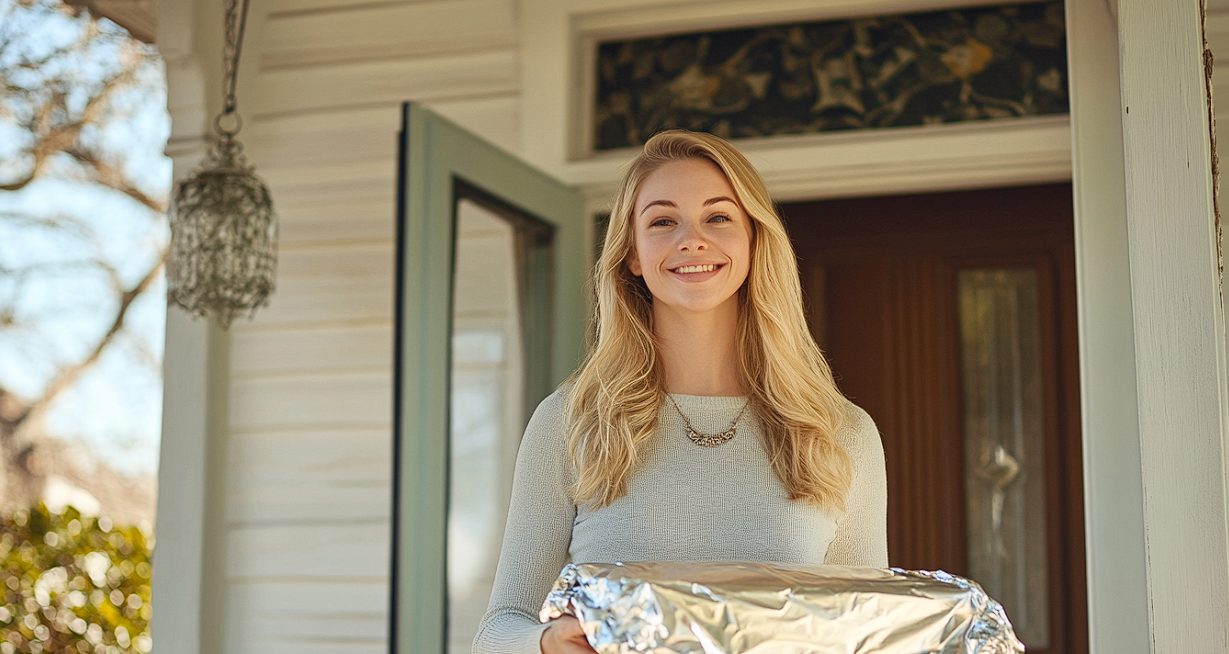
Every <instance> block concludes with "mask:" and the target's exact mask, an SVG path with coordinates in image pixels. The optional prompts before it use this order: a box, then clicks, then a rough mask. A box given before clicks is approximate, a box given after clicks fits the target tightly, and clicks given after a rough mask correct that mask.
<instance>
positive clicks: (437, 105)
mask: <svg viewBox="0 0 1229 654" xmlns="http://www.w3.org/2000/svg"><path fill="white" fill-rule="evenodd" d="M426 104H427V106H428V107H430V108H431V109H432V110H433V111H435V112H436V113H438V114H440V115H441V116H443V117H445V118H447V119H448V120H451V121H452V122H454V123H456V124H458V125H460V126H461V127H464V128H465V129H467V130H469V131H471V132H473V133H474V134H477V135H478V136H480V137H482V138H484V139H486V140H487V141H490V142H491V143H494V144H495V145H497V146H499V147H500V148H503V149H504V150H506V151H507V152H511V153H513V154H516V153H518V152H520V150H521V116H520V111H521V97H520V95H519V94H515V93H513V94H508V95H505V96H499V97H491V98H477V99H469V100H455V101H448V102H428V103H426Z"/></svg>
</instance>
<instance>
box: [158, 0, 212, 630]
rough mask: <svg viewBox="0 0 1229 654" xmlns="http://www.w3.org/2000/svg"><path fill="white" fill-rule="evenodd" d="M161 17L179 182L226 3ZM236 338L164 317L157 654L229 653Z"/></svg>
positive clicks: (173, 313)
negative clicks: (232, 349) (229, 473)
mask: <svg viewBox="0 0 1229 654" xmlns="http://www.w3.org/2000/svg"><path fill="white" fill-rule="evenodd" d="M159 15H160V17H161V18H160V20H159V23H158V38H157V44H158V49H159V52H160V54H161V55H162V57H163V60H164V62H165V65H166V76H167V109H168V111H169V113H170V115H171V137H170V139H169V141H168V143H167V148H166V153H167V155H168V156H170V157H171V159H172V162H173V169H174V178H175V179H179V178H181V177H183V176H184V175H186V174H187V173H188V172H190V171H191V170H192V169H194V168H195V167H196V166H197V165H199V162H200V160H201V157H202V155H204V153H205V139H204V134H205V129H206V124H207V123H206V120H205V116H206V115H207V112H208V111H209V109H210V108H211V107H210V105H209V103H208V101H207V100H206V91H207V90H208V88H209V84H207V82H206V77H205V75H204V73H203V71H202V68H201V66H200V63H199V62H200V60H201V59H202V58H210V59H212V58H213V57H212V55H213V54H214V53H215V52H216V53H219V54H220V44H221V40H222V39H221V20H220V18H219V17H220V16H221V15H222V4H221V2H219V1H218V0H161V1H160V2H159ZM210 46H214V48H213V49H210ZM202 50H203V52H202ZM219 60H220V56H219ZM215 85H216V81H215ZM218 97H219V98H220V96H218ZM218 104H220V103H218ZM229 338H230V337H229V335H228V334H227V333H225V332H222V331H220V330H219V329H218V328H217V327H215V326H213V325H212V324H210V323H207V322H205V321H203V320H199V319H193V318H191V317H190V316H188V315H187V314H186V313H184V312H183V311H180V310H179V309H177V308H175V307H168V309H167V317H166V347H165V349H164V355H163V395H162V406H163V411H162V442H161V451H160V460H159V466H158V516H157V539H158V545H157V554H156V556H155V557H154V561H153V565H154V576H153V588H152V596H151V597H152V599H151V601H152V602H154V605H155V610H154V617H153V619H152V620H151V623H150V627H151V630H152V636H153V638H154V640H155V642H157V643H158V651H159V653H160V654H205V653H208V654H214V653H215V652H222V651H224V650H225V649H226V648H225V647H224V644H223V642H222V639H223V637H224V631H225V584H226V566H225V562H226V553H225V550H226V540H225V537H226V533H225V524H226V523H225V515H224V513H225V498H226V493H225V484H226V474H225V472H226V449H227V442H228V433H229V424H228V421H229V418H228V412H227V400H228V395H229V387H228V385H229V374H228V364H229Z"/></svg>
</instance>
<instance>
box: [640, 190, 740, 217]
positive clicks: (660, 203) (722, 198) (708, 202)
mask: <svg viewBox="0 0 1229 654" xmlns="http://www.w3.org/2000/svg"><path fill="white" fill-rule="evenodd" d="M718 202H729V203H731V204H738V203H737V202H734V200H732V199H730V198H728V197H726V196H724V195H718V196H717V197H715V198H709V199H707V200H705V201H704V205H703V206H706V207H707V206H709V205H713V204H717V203H718ZM652 207H674V208H676V209H677V208H678V205H677V204H675V203H673V202H671V201H670V200H653V201H652V202H650V203H648V204H646V205H644V208H643V209H641V210H640V215H642V216H643V215H644V212H646V211H648V210H649V209H650V208H652Z"/></svg>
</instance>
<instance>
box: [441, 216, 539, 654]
mask: <svg viewBox="0 0 1229 654" xmlns="http://www.w3.org/2000/svg"><path fill="white" fill-rule="evenodd" d="M456 213H457V226H456V255H455V256H456V259H455V263H454V271H453V305H452V342H451V347H452V371H451V379H450V388H449V405H450V406H449V413H450V423H451V424H450V426H449V485H448V651H449V652H450V653H451V654H465V653H467V652H469V651H470V645H471V643H472V642H473V640H474V636H475V634H476V633H477V629H478V623H479V621H480V620H481V619H482V615H483V614H484V613H485V612H486V607H487V600H488V598H489V597H490V594H491V585H492V583H493V582H494V579H495V566H496V564H497V563H498V562H499V549H500V545H501V539H502V537H503V533H504V522H505V521H506V517H507V512H508V500H509V496H510V494H511V490H512V473H513V470H514V469H515V465H516V452H517V448H518V446H519V444H520V439H521V433H522V431H523V430H524V427H525V422H526V420H527V419H528V416H527V415H525V414H526V384H525V382H526V379H527V378H529V377H530V375H529V374H528V372H529V371H528V366H526V365H525V359H526V356H525V354H526V351H527V350H528V349H529V343H527V342H526V339H525V338H524V331H525V330H524V328H523V327H524V326H525V325H526V324H529V323H532V321H529V320H526V318H527V316H526V315H525V313H526V312H527V311H529V312H532V311H533V309H534V307H533V306H532V304H531V305H530V306H528V307H525V306H522V304H523V302H522V299H523V298H525V297H527V296H529V295H531V293H529V292H527V291H531V290H532V289H527V288H526V285H527V284H530V283H532V281H533V280H532V276H530V277H531V278H530V279H526V278H525V277H526V275H524V271H525V268H526V267H527V265H531V264H532V261H533V260H534V257H533V256H532V254H533V253H532V252H526V251H523V250H522V248H523V247H524V246H528V247H530V248H533V247H539V248H540V247H543V246H544V245H545V244H546V242H547V241H546V239H543V238H541V237H537V238H533V237H530V238H526V236H527V235H529V233H530V232H534V231H537V232H541V231H543V229H545V230H546V231H547V232H548V231H549V228H545V226H544V225H541V223H537V221H534V220H533V219H532V218H530V217H528V216H524V217H521V218H520V220H515V221H513V220H509V219H507V218H506V216H507V215H508V213H509V211H504V212H502V213H504V215H503V216H501V215H500V214H499V213H496V212H495V211H492V210H491V209H489V208H487V207H484V206H483V205H481V204H479V203H477V202H475V201H473V200H471V199H468V198H461V199H460V200H458V202H457V210H456ZM537 376H538V375H534V377H537ZM534 395H535V399H536V396H537V395H538V394H537V393H535V394H534Z"/></svg>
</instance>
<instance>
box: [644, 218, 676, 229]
mask: <svg viewBox="0 0 1229 654" xmlns="http://www.w3.org/2000/svg"><path fill="white" fill-rule="evenodd" d="M673 224H674V221H673V220H670V219H669V218H658V219H656V220H654V221H653V222H651V223H649V227H669V226H670V225H673Z"/></svg>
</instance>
